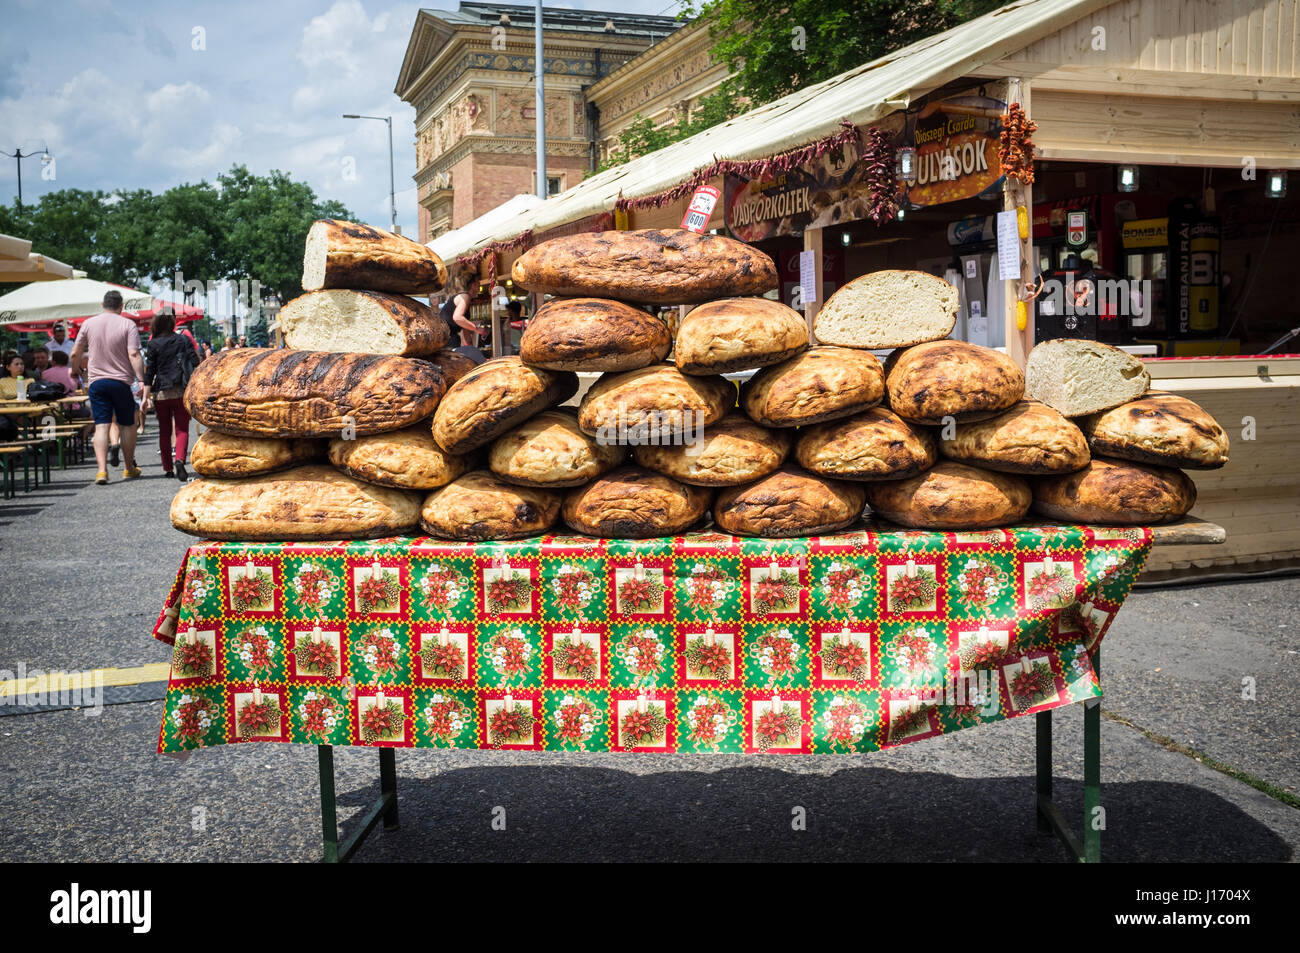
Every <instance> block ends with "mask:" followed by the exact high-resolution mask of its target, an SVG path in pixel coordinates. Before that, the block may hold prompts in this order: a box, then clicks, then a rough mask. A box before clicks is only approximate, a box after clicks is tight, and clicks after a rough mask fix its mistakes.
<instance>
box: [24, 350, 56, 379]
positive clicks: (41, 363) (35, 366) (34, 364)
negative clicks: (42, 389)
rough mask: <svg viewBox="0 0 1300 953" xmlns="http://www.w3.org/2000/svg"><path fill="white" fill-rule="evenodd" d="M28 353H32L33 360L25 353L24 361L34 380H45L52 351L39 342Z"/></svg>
mask: <svg viewBox="0 0 1300 953" xmlns="http://www.w3.org/2000/svg"><path fill="white" fill-rule="evenodd" d="M27 354H30V355H31V360H30V361H29V360H28V359H27V356H26V355H24V357H23V363H24V364H26V365H27V369H28V373H29V374H30V375H31V377H32V378H33V379H34V380H38V381H43V380H45V372H46V371H48V370H49V369H50V352H49V350H47V349H46V348H45V346H44V345H41V344H38V345H36V347H34V348H32V349H31V350H30V351H28V352H27Z"/></svg>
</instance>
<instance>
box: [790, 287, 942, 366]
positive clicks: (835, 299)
mask: <svg viewBox="0 0 1300 953" xmlns="http://www.w3.org/2000/svg"><path fill="white" fill-rule="evenodd" d="M956 324H957V289H956V288H954V287H953V286H952V285H950V284H948V282H946V281H944V280H943V279H942V278H936V277H935V276H934V275H929V274H926V273H925V272H923V271H876V272H872V273H871V274H869V275H863V276H862V277H861V278H854V279H853V280H852V281H850V282H849V283H848V284H846V285H844V286H843V287H841V288H840V289H839V290H837V291H836V292H835V293H834V294H833V295H831V296H830V298H828V299H827V300H826V303H825V304H824V305H822V307H821V310H820V311H818V312H817V317H816V318H814V319H813V333H814V334H815V335H816V336H817V340H818V341H820V342H821V343H823V344H836V345H839V346H840V347H865V348H878V349H884V348H894V347H909V346H910V345H913V344H922V343H924V342H926V341H941V340H943V339H944V338H946V337H947V336H948V335H949V334H951V333H952V329H953V327H955V326H956Z"/></svg>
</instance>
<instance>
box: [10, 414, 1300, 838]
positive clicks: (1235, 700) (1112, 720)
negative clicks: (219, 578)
mask: <svg viewBox="0 0 1300 953" xmlns="http://www.w3.org/2000/svg"><path fill="white" fill-rule="evenodd" d="M140 460H141V461H142V463H143V464H144V467H145V476H144V478H143V479H141V480H138V481H133V482H128V483H122V482H121V481H120V470H119V471H115V472H114V474H113V483H111V484H110V485H109V486H107V487H99V486H95V485H94V483H93V478H94V466H93V465H91V464H86V465H81V466H76V467H70V468H69V469H68V470H66V471H63V472H56V473H55V480H54V483H53V484H52V485H51V486H49V487H42V488H41V489H40V490H38V491H36V492H33V493H30V494H21V493H20V494H19V496H18V498H17V499H16V500H11V501H4V502H0V605H3V606H4V608H5V612H4V613H3V616H0V670H7V671H9V672H11V673H16V672H17V670H18V666H19V664H20V663H21V664H22V665H24V666H25V667H26V669H27V670H28V671H29V672H30V671H31V670H32V669H43V670H51V669H55V670H67V671H83V670H89V669H99V668H112V667H116V668H131V667H135V666H142V665H147V664H152V663H166V662H167V661H168V659H169V651H168V648H167V647H166V646H164V645H163V644H161V643H158V642H156V641H154V640H153V639H152V638H151V637H150V635H149V631H150V629H151V627H152V625H153V621H154V619H155V617H156V615H157V612H158V607H159V606H160V604H161V600H162V598H163V596H164V594H165V593H166V591H167V588H168V586H169V584H170V582H171V580H172V578H173V576H174V574H175V571H176V568H177V565H178V563H179V560H180V556H181V554H182V553H183V551H184V549H185V547H186V545H188V538H187V537H185V536H184V535H182V534H180V533H177V532H176V531H175V530H173V529H172V528H171V526H170V524H169V522H168V519H167V509H168V505H169V502H170V500H171V497H172V495H173V494H174V493H175V491H176V489H177V483H176V482H175V481H174V480H166V479H164V478H163V477H162V476H161V468H160V466H159V464H158V460H157V446H156V442H155V441H154V440H153V439H152V434H150V435H149V437H147V438H146V440H145V442H144V447H143V449H142V452H141V454H140ZM1298 628H1300V578H1297V577H1289V578H1272V579H1267V580H1259V581H1250V582H1234V583H1216V584H1210V585H1200V586H1191V587H1183V588H1175V589H1168V588H1166V589H1152V590H1140V591H1137V592H1135V593H1134V595H1133V596H1132V597H1131V598H1130V599H1129V602H1128V604H1127V605H1126V606H1125V608H1124V609H1123V610H1122V611H1121V612H1120V614H1119V616H1118V617H1117V620H1116V622H1115V624H1114V625H1113V627H1112V628H1111V631H1110V632H1109V633H1108V635H1107V637H1106V641H1105V643H1104V653H1103V663H1102V664H1103V679H1102V682H1103V686H1104V688H1105V692H1106V694H1105V698H1104V701H1103V712H1104V714H1105V715H1106V718H1105V720H1103V723H1102V724H1103V728H1102V758H1103V764H1102V782H1103V787H1102V803H1103V805H1104V807H1105V809H1106V818H1105V821H1106V829H1105V833H1104V835H1103V840H1102V856H1103V859H1105V860H1107V861H1115V862H1119V861H1136V860H1143V861H1166V862H1179V861H1290V860H1292V859H1294V858H1295V856H1296V852H1297V847H1300V809H1297V805H1300V758H1297V754H1300V738H1298V732H1300V728H1298V727H1297V726H1298V725H1300V718H1298V717H1297V716H1298V715H1300V711H1298V708H1300V705H1298V704H1297V700H1296V694H1295V691H1294V689H1295V686H1296V684H1297V675H1300V654H1298V652H1300V638H1297V634H1298V633H1297V629H1298ZM2 677H4V678H8V677H11V676H8V675H6V676H2ZM160 696H161V692H160V690H159V686H158V685H157V684H156V683H151V684H142V685H138V686H135V687H130V688H123V689H118V690H115V691H114V692H113V695H112V697H111V699H110V700H111V701H113V702H115V703H114V704H110V705H107V706H106V707H104V708H103V710H102V711H101V712H99V713H98V714H93V715H90V716H87V713H86V712H85V711H77V710H70V709H64V710H53V711H40V712H31V713H18V712H19V710H18V709H15V708H14V707H13V706H0V752H3V755H2V756H0V757H2V761H0V763H2V764H3V767H4V769H5V770H4V777H3V778H2V779H0V796H2V797H3V805H4V811H3V817H4V821H5V823H4V824H2V825H0V861H14V860H19V861H23V860H131V861H165V860H189V861H228V860H298V861H311V860H315V859H317V858H318V857H319V855H320V842H319V829H320V827H319V825H320V818H319V800H318V779H317V762H316V751H315V749H314V748H313V747H310V746H305V745H269V744H268V745H239V746H230V747H222V748H216V749H212V750H207V751H200V752H197V753H194V754H193V755H191V756H190V757H188V758H186V759H184V760H182V759H178V758H172V757H163V756H160V755H158V754H156V753H155V747H156V742H157V733H158V727H159V722H160V719H161V716H162V703H161V701H159V700H158V699H159V698H160ZM1055 724H1056V730H1055V739H1056V761H1055V773H1056V778H1057V782H1056V783H1057V797H1058V801H1059V802H1060V803H1061V805H1062V808H1063V810H1064V811H1065V812H1066V816H1067V817H1068V818H1070V819H1072V820H1074V819H1077V818H1079V816H1080V814H1081V811H1082V807H1081V805H1082V791H1081V784H1080V779H1081V778H1082V775H1083V761H1082V711H1081V709H1080V708H1078V707H1072V708H1067V709H1063V710H1060V711H1058V712H1057V713H1056V715H1055ZM1033 750H1034V731H1033V725H1032V724H1031V723H1030V720H1029V719H1017V720H1014V721H1011V722H1005V723H999V724H993V725H987V726H982V727H978V728H974V729H971V730H968V731H964V732H960V733H958V734H954V735H948V736H944V737H941V738H937V739H933V740H930V741H926V742H922V743H918V744H914V745H910V746H907V747H904V748H901V749H897V750H893V751H883V752H877V753H874V754H869V755H855V756H837V757H779V758H778V757H773V758H768V759H759V758H755V757H749V756H739V755H718V756H700V755H663V756H659V755H635V756H627V755H615V754H585V755H581V754H558V753H540V754H539V753H527V754H519V753H512V752H479V751H466V752H451V751H434V750H411V751H399V752H397V771H398V791H399V805H400V807H399V809H400V813H401V828H400V829H399V830H398V831H397V832H393V833H379V832H376V833H375V834H372V836H371V837H370V839H369V840H368V841H367V842H366V843H365V845H363V847H362V848H361V850H360V852H359V854H358V855H357V860H614V859H620V860H626V859H631V858H635V859H640V860H647V861H653V860H665V861H667V860H787V861H788V860H803V861H808V860H879V861H885V860H927V861H953V860H956V861H961V860H992V861H1018V860H1033V861H1044V862H1064V861H1065V860H1066V859H1067V857H1066V854H1065V852H1064V850H1063V849H1062V848H1061V847H1060V845H1059V844H1058V843H1057V842H1056V841H1055V839H1054V838H1053V837H1052V836H1051V835H1046V834H1039V833H1037V832H1036V830H1035V825H1034V817H1033V787H1034V782H1033ZM377 761H378V758H377V756H376V754H375V753H374V752H373V751H365V750H349V749H342V750H338V751H336V754H335V763H336V768H337V790H338V799H339V813H340V821H341V822H342V824H343V826H344V828H345V830H346V828H347V825H348V822H349V820H350V819H352V818H354V817H356V816H357V815H358V814H359V813H360V812H361V811H363V810H364V809H365V807H366V806H367V805H368V804H369V803H370V802H371V801H373V800H374V798H375V797H377V795H378V765H377ZM796 809H802V813H803V816H805V817H806V819H807V821H806V829H805V830H795V829H794V825H792V819H793V818H794V817H795V812H796ZM501 817H504V819H505V829H504V830H497V829H495V827H499V826H500V823H499V820H498V823H497V824H496V825H495V826H494V824H493V820H494V818H496V819H499V818H501Z"/></svg>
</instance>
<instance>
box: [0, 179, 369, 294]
mask: <svg viewBox="0 0 1300 953" xmlns="http://www.w3.org/2000/svg"><path fill="white" fill-rule="evenodd" d="M318 218H343V219H351V218H352V213H351V212H349V211H348V210H347V209H346V208H345V207H344V206H343V205H341V204H340V203H338V202H336V201H333V200H329V201H322V200H321V199H319V198H318V197H317V196H316V193H315V192H314V191H312V189H311V187H310V186H308V185H306V184H305V183H302V182H295V181H294V180H293V179H291V178H290V177H289V176H288V175H286V174H285V173H283V172H279V171H273V172H271V174H270V175H266V176H259V175H254V174H253V173H251V172H249V171H248V169H247V168H245V167H244V166H242V165H237V166H234V167H232V168H231V169H230V171H229V172H226V173H224V174H223V175H220V176H218V177H217V183H216V184H215V185H213V184H210V183H208V182H199V183H197V184H191V183H185V184H184V185H177V186H174V187H172V188H170V189H168V190H167V191H166V192H163V193H161V194H158V195H155V194H154V193H152V192H150V191H149V190H147V189H137V190H134V191H117V192H111V193H110V192H104V191H87V190H84V189H62V190H60V191H58V192H47V193H45V195H43V196H41V200H40V202H39V203H38V204H36V205H24V206H23V207H22V209H21V210H20V209H19V208H18V207H17V204H16V203H15V204H14V205H11V206H0V232H3V233H4V234H7V235H15V236H19V237H21V238H28V239H31V242H32V246H33V248H35V249H36V250H37V251H39V252H41V253H42V254H44V255H49V256H50V257H51V258H56V259H58V260H59V261H63V262H66V263H67V264H69V265H71V266H72V267H74V268H80V269H82V270H83V271H85V272H86V273H87V274H88V275H89V276H90V277H92V278H98V279H100V280H102V281H114V282H117V283H119V284H125V285H130V286H133V287H144V286H147V285H148V284H149V283H150V282H151V281H167V282H171V281H173V280H174V279H175V277H176V276H177V275H178V274H179V275H181V276H183V278H184V279H185V280H187V281H189V280H198V281H202V282H204V283H207V282H209V281H214V282H215V281H221V280H222V279H227V278H228V279H232V280H235V281H240V280H248V281H249V282H250V284H251V282H252V281H258V282H260V284H261V289H262V292H263V293H269V292H272V291H274V292H276V293H277V294H279V295H280V296H281V298H282V299H287V298H291V297H293V296H295V295H298V294H301V293H302V287H301V285H300V282H301V280H302V250H303V243H304V242H305V241H306V238H307V230H308V229H309V228H310V227H311V223H312V222H313V221H315V220H316V219H318ZM178 290H179V289H178Z"/></svg>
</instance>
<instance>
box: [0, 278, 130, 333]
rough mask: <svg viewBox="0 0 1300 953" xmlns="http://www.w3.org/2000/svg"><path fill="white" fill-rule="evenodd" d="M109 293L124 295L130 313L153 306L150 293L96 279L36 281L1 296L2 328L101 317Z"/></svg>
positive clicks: (124, 302) (0, 319)
mask: <svg viewBox="0 0 1300 953" xmlns="http://www.w3.org/2000/svg"><path fill="white" fill-rule="evenodd" d="M109 291H120V292H121V293H122V307H123V308H124V309H125V310H127V311H136V310H139V309H140V308H150V307H152V306H153V295H151V294H150V293H149V292H147V291H136V290H135V289H134V288H124V287H123V286H122V285H115V284H112V283H110V282H107V281H95V280H94V279H93V278H69V279H68V280H66V281H34V282H32V283H31V284H29V285H23V286H22V287H21V288H19V289H18V290H17V291H11V292H9V293H8V294H7V295H0V325H6V324H35V323H39V322H42V321H66V320H67V319H69V318H82V317H85V316H86V315H90V314H98V313H99V312H100V311H102V310H104V308H103V301H104V295H105V294H106V293H107V292H109Z"/></svg>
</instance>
